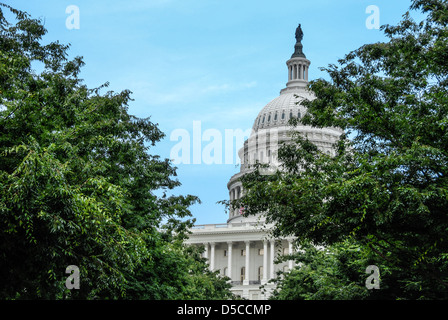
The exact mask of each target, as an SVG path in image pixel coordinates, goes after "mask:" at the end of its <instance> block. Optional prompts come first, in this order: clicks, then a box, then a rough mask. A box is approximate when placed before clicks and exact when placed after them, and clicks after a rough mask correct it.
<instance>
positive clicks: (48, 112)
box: [0, 4, 231, 299]
mask: <svg viewBox="0 0 448 320" xmlns="http://www.w3.org/2000/svg"><path fill="white" fill-rule="evenodd" d="M5 9H6V11H10V12H11V13H12V14H13V16H14V22H10V21H8V20H7V19H6V15H5V14H4V12H3V10H5ZM0 33H1V37H0V155H1V161H0V276H1V278H2V285H1V286H0V297H1V298H3V299H28V298H31V299H35V298H41V299H62V298H80V299H94V298H96V299H98V298H100V299H117V298H125V299H144V298H148V299H161V298H167V299H183V298H190V299H197V298H201V297H202V298H203V297H205V296H207V297H208V298H213V297H214V296H216V297H220V298H222V297H230V296H231V295H230V292H229V290H228V289H229V285H227V283H226V281H225V279H222V278H220V277H217V275H216V274H213V273H210V272H207V271H206V270H207V265H206V263H205V261H204V259H201V258H200V256H199V253H198V252H197V251H195V250H194V249H193V248H185V247H184V246H183V244H182V239H183V238H184V237H185V236H186V230H187V228H188V227H189V226H191V224H192V223H193V220H191V219H190V217H191V213H190V211H189V209H188V207H189V206H190V205H192V204H194V203H196V202H198V201H199V199H198V198H197V197H195V196H191V195H187V196H167V192H168V191H169V190H172V189H173V188H175V187H177V186H179V185H180V183H179V181H178V180H176V179H175V178H174V177H175V176H176V171H175V168H174V167H173V166H172V165H171V163H170V161H169V160H167V159H161V158H160V157H159V156H157V155H152V154H151V153H150V149H151V147H152V146H154V145H155V143H156V142H158V141H159V140H160V139H161V138H162V137H163V136H164V134H163V133H162V132H161V131H160V130H159V129H158V127H157V125H156V124H154V123H152V122H151V121H150V119H149V118H143V119H142V118H138V117H135V116H133V115H130V114H129V113H128V104H129V102H130V101H131V100H132V99H131V92H130V91H129V90H124V91H122V92H119V93H115V92H113V91H107V92H106V93H104V94H101V91H103V90H106V88H107V86H108V84H107V83H106V84H104V85H102V86H100V87H98V88H94V89H89V88H88V87H87V86H86V85H85V84H84V83H83V81H82V79H80V78H79V77H78V75H79V73H80V70H81V67H82V66H83V64H84V63H83V60H82V57H75V58H74V59H72V60H69V58H68V48H69V46H68V45H63V44H60V43H59V42H52V43H49V44H46V45H44V44H42V43H41V41H42V37H43V36H44V35H45V33H46V30H45V28H44V26H43V24H42V22H41V21H40V20H36V19H32V18H31V17H30V16H29V15H28V14H27V13H25V12H22V11H20V10H17V9H14V8H11V7H10V6H8V5H5V4H2V5H1V6H0ZM35 68H41V69H42V70H43V71H41V72H36V71H35V70H34V69H35ZM160 190H162V191H163V195H162V196H157V195H156V192H155V191H160ZM69 265H76V266H78V267H79V269H80V281H81V283H80V289H79V290H68V289H67V288H66V287H65V280H66V278H67V277H68V274H65V269H66V267H67V266H69Z"/></svg>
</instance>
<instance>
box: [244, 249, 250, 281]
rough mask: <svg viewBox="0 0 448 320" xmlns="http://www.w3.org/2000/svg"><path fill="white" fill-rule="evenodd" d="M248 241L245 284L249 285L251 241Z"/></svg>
mask: <svg viewBox="0 0 448 320" xmlns="http://www.w3.org/2000/svg"><path fill="white" fill-rule="evenodd" d="M245 243H246V265H245V272H246V273H245V275H244V281H243V285H248V284H249V268H250V265H249V255H250V253H249V252H250V241H245Z"/></svg>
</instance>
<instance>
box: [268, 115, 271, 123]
mask: <svg viewBox="0 0 448 320" xmlns="http://www.w3.org/2000/svg"><path fill="white" fill-rule="evenodd" d="M270 121H271V114H269V116H268V122H270Z"/></svg>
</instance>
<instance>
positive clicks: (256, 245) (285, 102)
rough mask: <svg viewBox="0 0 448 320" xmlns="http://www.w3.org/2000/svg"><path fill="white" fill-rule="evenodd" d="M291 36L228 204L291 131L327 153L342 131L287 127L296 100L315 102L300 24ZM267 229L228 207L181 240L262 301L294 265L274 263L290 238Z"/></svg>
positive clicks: (273, 159) (274, 162) (260, 220)
mask: <svg viewBox="0 0 448 320" xmlns="http://www.w3.org/2000/svg"><path fill="white" fill-rule="evenodd" d="M295 38H296V43H295V45H294V53H293V54H292V56H291V58H290V59H289V60H288V61H286V66H287V75H288V77H287V78H288V82H287V83H286V87H285V88H284V89H282V90H281V91H280V95H279V96H278V97H277V98H275V99H273V100H272V101H271V102H269V103H268V104H267V105H266V106H265V107H264V108H263V109H262V110H261V111H260V112H259V114H258V115H257V117H256V118H255V121H254V123H253V126H252V132H251V135H250V137H249V138H248V139H247V140H246V141H245V142H244V145H243V147H242V148H241V149H240V150H239V152H238V156H239V158H240V160H241V166H240V172H238V173H237V174H235V175H233V176H232V177H231V178H230V180H229V182H228V183H227V188H228V190H229V199H230V200H235V199H239V198H240V197H241V196H242V195H243V192H244V190H243V188H242V184H241V182H240V180H239V178H240V177H241V176H242V175H244V174H246V173H247V172H249V171H250V170H251V164H254V163H256V162H257V161H258V162H260V163H264V164H269V168H268V169H266V170H267V171H269V170H276V169H277V168H278V166H279V162H278V159H277V151H278V147H279V144H280V143H281V142H288V141H289V140H290V139H291V135H290V133H291V130H295V131H299V132H300V133H301V134H302V135H303V136H306V137H307V138H308V139H309V140H310V141H312V142H313V143H314V144H316V145H317V146H318V147H319V148H320V149H321V150H322V151H324V152H326V153H328V154H332V153H333V152H334V151H333V148H332V145H333V143H335V142H336V141H337V140H338V139H339V136H340V135H341V133H342V130H340V129H337V128H313V127H310V126H304V125H298V126H297V127H294V128H292V127H291V126H289V125H288V121H289V119H291V118H292V117H296V118H301V117H303V115H304V114H305V113H306V108H305V107H304V106H303V105H301V101H303V100H304V99H307V100H312V99H313V98H314V97H313V95H312V93H311V92H309V91H308V90H307V85H308V70H309V66H310V61H309V60H308V59H307V58H306V56H305V54H304V53H303V50H302V49H303V47H302V43H301V41H302V38H303V32H302V29H301V26H300V25H299V26H298V27H297V29H296V35H295ZM266 174H269V172H266ZM271 228H272V225H268V224H266V223H265V218H264V216H263V213H260V214H258V215H255V216H249V217H244V216H243V215H242V211H241V209H230V210H229V218H228V220H227V223H224V224H210V225H197V226H194V227H193V228H192V230H191V231H192V234H191V235H190V237H189V239H188V240H187V241H186V242H187V244H191V245H203V246H204V247H205V252H204V256H205V257H206V258H207V259H208V261H209V266H210V269H211V270H219V271H220V273H221V274H222V275H225V276H228V277H229V278H230V279H231V282H232V285H233V287H232V291H233V292H234V293H235V294H238V295H240V296H242V297H243V298H246V299H251V300H258V299H267V298H268V297H269V295H270V293H271V291H272V289H273V284H270V283H269V282H268V281H269V280H270V279H272V278H274V277H275V275H276V272H277V271H279V270H282V271H287V270H290V269H291V268H293V267H294V264H293V261H286V262H282V263H275V261H276V258H277V257H279V255H287V254H289V253H293V250H294V246H293V239H292V238H290V239H274V238H272V237H271V234H270V230H271ZM260 286H263V287H264V290H262V289H261V288H260Z"/></svg>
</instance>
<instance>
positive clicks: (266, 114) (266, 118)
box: [252, 90, 312, 131]
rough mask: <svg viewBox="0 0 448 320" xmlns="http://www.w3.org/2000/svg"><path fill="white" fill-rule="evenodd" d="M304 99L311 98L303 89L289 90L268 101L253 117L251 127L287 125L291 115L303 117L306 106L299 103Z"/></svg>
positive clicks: (257, 128) (255, 129)
mask: <svg viewBox="0 0 448 320" xmlns="http://www.w3.org/2000/svg"><path fill="white" fill-rule="evenodd" d="M304 99H309V100H311V99H312V97H311V95H310V94H308V93H307V92H305V91H303V90H289V91H286V92H282V93H281V94H280V96H278V97H277V98H275V99H274V100H272V101H271V102H269V103H268V104H267V105H266V106H265V107H264V108H263V109H261V111H260V112H259V113H258V116H257V117H256V118H255V121H254V125H253V126H252V129H253V130H254V131H258V130H259V129H265V128H272V127H279V126H285V125H288V121H289V119H290V118H291V117H296V118H297V117H299V118H301V117H303V116H304V115H305V113H306V108H305V107H304V106H302V105H301V104H300V102H301V101H303V100H304Z"/></svg>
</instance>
